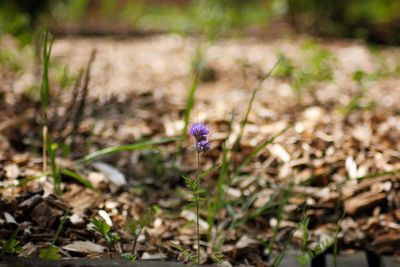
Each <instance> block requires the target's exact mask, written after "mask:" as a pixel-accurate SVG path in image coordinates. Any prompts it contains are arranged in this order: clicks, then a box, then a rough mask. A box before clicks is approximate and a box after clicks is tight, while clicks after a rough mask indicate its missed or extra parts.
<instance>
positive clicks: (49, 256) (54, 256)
mask: <svg viewBox="0 0 400 267" xmlns="http://www.w3.org/2000/svg"><path fill="white" fill-rule="evenodd" d="M66 220H67V216H64V217H63V218H62V219H61V221H60V223H59V225H58V227H57V230H56V233H55V234H54V236H53V240H52V241H51V244H50V245H49V246H48V247H47V248H45V249H42V250H40V252H39V258H41V259H44V260H59V259H61V257H62V256H61V254H60V251H61V250H60V248H59V247H57V246H56V245H55V243H56V241H57V238H58V236H59V235H60V232H61V230H62V229H63V226H64V223H65V221H66Z"/></svg>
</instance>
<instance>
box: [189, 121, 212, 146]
mask: <svg viewBox="0 0 400 267" xmlns="http://www.w3.org/2000/svg"><path fill="white" fill-rule="evenodd" d="M209 132H210V131H209V130H208V128H207V126H205V125H204V124H202V123H195V124H192V126H190V130H189V133H190V135H191V136H193V137H194V138H196V141H197V142H198V141H201V140H205V139H207V135H208V134H209Z"/></svg>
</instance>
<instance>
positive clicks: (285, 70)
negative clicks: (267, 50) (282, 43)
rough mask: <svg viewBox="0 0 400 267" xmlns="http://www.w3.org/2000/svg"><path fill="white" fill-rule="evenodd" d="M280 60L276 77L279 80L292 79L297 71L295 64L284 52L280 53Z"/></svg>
mask: <svg viewBox="0 0 400 267" xmlns="http://www.w3.org/2000/svg"><path fill="white" fill-rule="evenodd" d="M278 58H279V61H280V64H279V65H278V66H277V67H276V69H275V71H274V73H273V74H274V76H277V77H279V78H291V77H293V73H294V71H295V67H294V65H293V62H292V61H291V60H290V58H288V57H287V56H286V55H285V54H283V53H282V52H279V53H278Z"/></svg>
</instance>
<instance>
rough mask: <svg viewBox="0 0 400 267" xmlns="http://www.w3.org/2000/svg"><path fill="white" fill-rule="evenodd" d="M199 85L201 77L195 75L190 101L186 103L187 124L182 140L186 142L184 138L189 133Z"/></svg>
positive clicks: (185, 119) (185, 120)
mask: <svg viewBox="0 0 400 267" xmlns="http://www.w3.org/2000/svg"><path fill="white" fill-rule="evenodd" d="M198 85H199V75H198V74H194V76H193V81H192V85H191V87H190V91H189V96H188V100H187V102H186V107H185V118H184V122H185V124H184V127H183V129H182V140H184V138H185V137H186V135H187V134H188V133H187V131H188V127H189V122H190V114H191V112H192V109H193V106H194V99H195V94H196V90H197V87H198Z"/></svg>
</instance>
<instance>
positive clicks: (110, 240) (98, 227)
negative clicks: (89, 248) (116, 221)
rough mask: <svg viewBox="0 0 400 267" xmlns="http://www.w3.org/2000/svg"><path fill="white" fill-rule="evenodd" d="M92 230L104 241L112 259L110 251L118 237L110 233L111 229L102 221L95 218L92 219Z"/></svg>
mask: <svg viewBox="0 0 400 267" xmlns="http://www.w3.org/2000/svg"><path fill="white" fill-rule="evenodd" d="M92 223H93V225H94V228H93V229H94V230H95V231H96V232H97V233H98V234H100V236H101V237H102V238H103V239H104V240H105V241H106V243H107V248H108V254H109V256H110V258H112V254H111V250H112V248H113V246H114V245H115V243H116V242H117V241H118V240H119V239H120V238H119V236H118V235H114V234H112V233H110V230H111V227H110V226H109V225H108V224H107V223H106V222H105V221H104V220H98V219H96V218H93V219H92Z"/></svg>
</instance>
